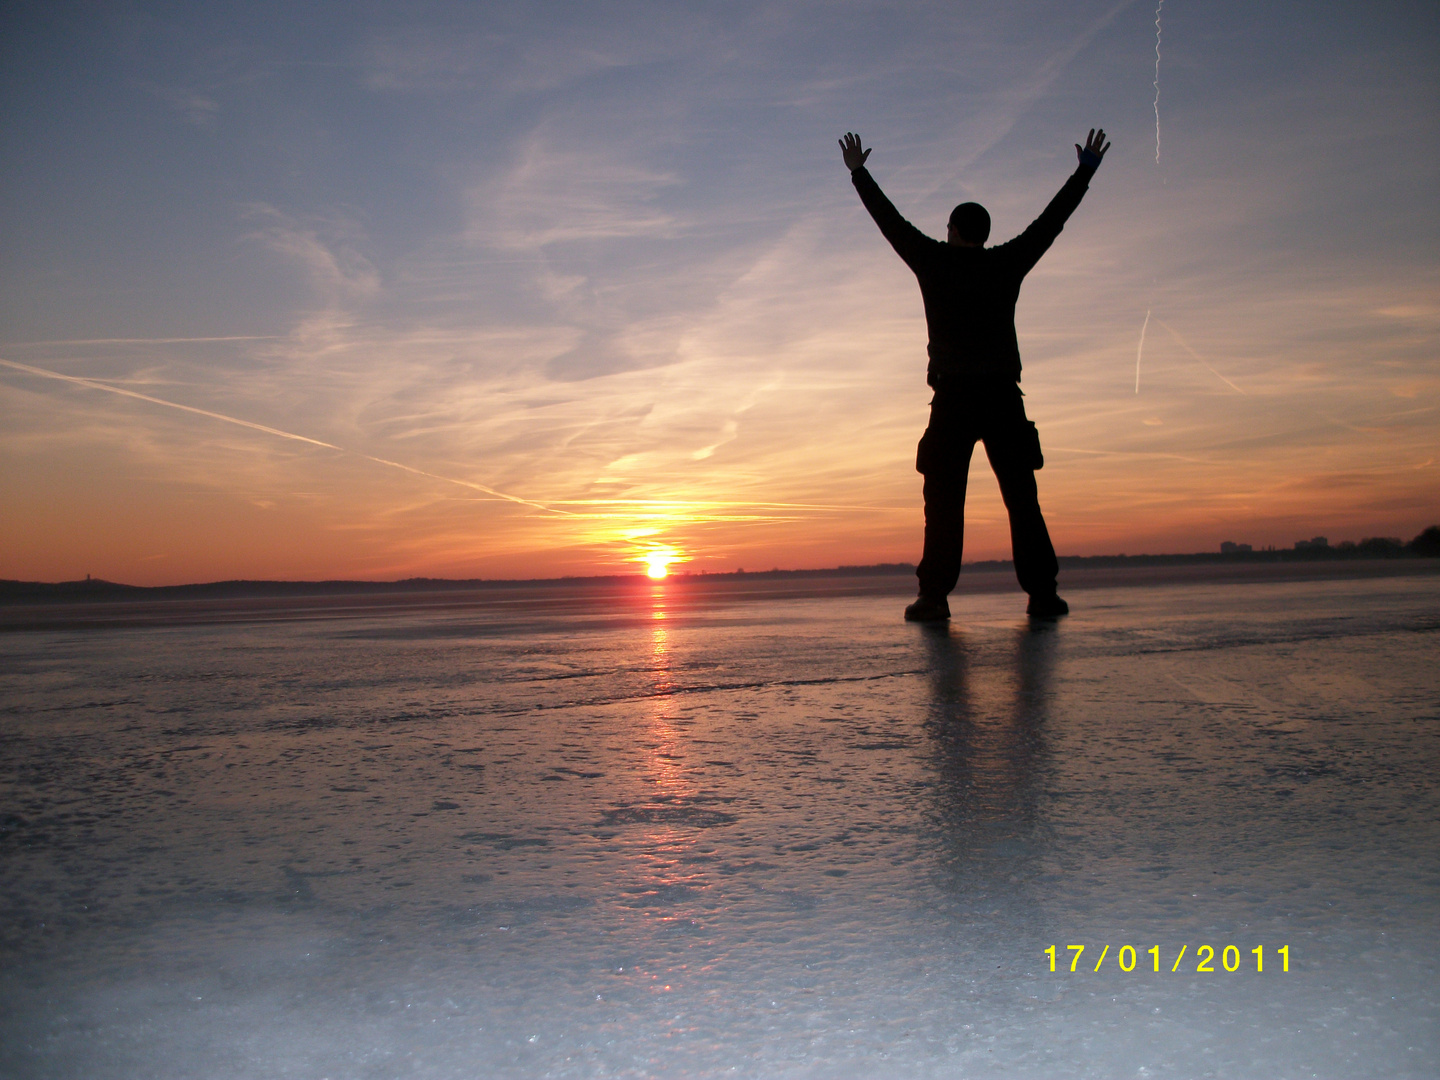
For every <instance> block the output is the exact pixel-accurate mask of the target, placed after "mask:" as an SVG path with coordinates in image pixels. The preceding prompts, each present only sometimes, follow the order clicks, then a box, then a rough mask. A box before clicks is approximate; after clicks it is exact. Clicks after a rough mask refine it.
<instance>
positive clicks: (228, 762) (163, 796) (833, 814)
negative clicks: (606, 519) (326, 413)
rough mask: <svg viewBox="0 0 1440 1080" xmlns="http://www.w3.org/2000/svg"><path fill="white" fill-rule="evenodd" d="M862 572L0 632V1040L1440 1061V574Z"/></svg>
mask: <svg viewBox="0 0 1440 1080" xmlns="http://www.w3.org/2000/svg"><path fill="white" fill-rule="evenodd" d="M894 584H895V586H896V587H899V588H903V587H904V586H907V585H908V584H909V582H908V581H905V580H903V579H897V580H896V581H895V583H894ZM776 588H777V589H778V587H776ZM889 588H890V586H888V585H887V586H884V587H883V588H881V589H880V592H881V595H874V593H875V591H876V590H875V589H873V588H872V589H869V590H868V593H869V594H866V593H867V590H866V589H855V590H853V591H854V592H856V593H859V594H860V595H844V594H843V593H844V590H843V589H842V590H840V592H839V593H833V592H832V593H831V594H828V595H819V596H806V595H781V594H779V593H778V592H777V591H776V589H771V590H770V591H769V592H767V591H766V589H765V588H763V587H758V586H746V587H745V589H742V588H741V586H739V585H736V586H734V587H733V588H729V589H728V591H727V589H726V588H719V587H716V588H710V589H708V590H706V589H701V588H699V587H698V586H694V585H693V584H687V583H685V582H682V581H671V582H667V583H664V584H661V585H657V586H653V587H652V586H648V585H646V586H638V587H635V588H632V589H630V590H628V591H624V590H622V592H624V595H620V594H618V593H616V592H615V591H614V590H612V591H611V592H610V593H605V594H604V595H600V593H584V592H582V593H581V594H580V595H578V596H573V597H569V596H566V597H565V598H564V599H563V600H556V599H555V597H556V594H555V592H554V591H553V590H552V591H550V592H548V593H545V594H544V595H543V596H541V595H540V594H538V593H536V594H533V595H529V596H528V598H527V594H524V593H509V594H505V595H504V596H503V597H497V598H494V599H491V600H489V601H485V600H477V601H475V602H474V603H470V604H464V605H454V604H446V603H443V602H441V601H440V600H436V601H434V602H433V604H432V606H431V607H430V608H426V607H425V606H424V604H421V605H420V606H419V607H417V608H416V609H415V610H410V611H405V612H398V613H391V614H389V615H386V616H384V617H372V616H371V615H368V614H366V613H364V612H363V611H361V612H359V613H358V614H354V615H353V617H331V618H327V619H324V620H294V619H280V618H277V619H276V620H275V621H269V622H265V621H259V622H257V621H249V622H233V623H227V624H220V625H184V626H163V625H162V626H151V627H135V626H130V627H117V628H114V629H108V630H88V631H83V632H45V633H40V632H34V633H11V634H6V635H3V636H0V665H3V675H0V695H3V699H0V700H3V712H0V739H3V743H0V745H3V754H0V763H3V765H0V767H3V775H0V783H3V789H0V790H3V804H0V813H3V831H0V867H3V884H0V905H3V907H0V920H3V921H0V929H3V939H0V944H3V953H0V958H3V975H0V1009H3V1012H0V1075H4V1076H7V1077H86V1078H95V1080H102V1078H109V1077H157V1078H161V1077H164V1078H168V1077H177V1078H178V1077H215V1078H232V1077H236V1078H238V1077H257V1078H258V1077H267V1078H268V1077H278V1076H299V1077H333V1078H336V1080H339V1078H342V1077H356V1078H370V1077H375V1078H380V1077H436V1078H441V1077H444V1078H449V1077H532V1076H534V1077H540V1076H555V1077H571V1076H573V1077H600V1076H636V1077H643V1076H741V1077H747V1076H750V1077H851V1076H855V1077H880V1076H886V1077H932V1076H933V1077H970V1076H977V1077H991V1076H1006V1077H1076V1076H1086V1077H1091V1076H1093V1077H1161V1076H1174V1077H1201V1076H1216V1077H1302V1076H1304V1077H1310V1076H1318V1077H1345V1078H1349V1077H1358V1076H1371V1077H1379V1076H1393V1077H1401V1076H1409V1077H1434V1076H1436V1075H1440V1052H1437V1012H1440V1010H1437V993H1440V991H1437V982H1436V966H1437V964H1436V960H1437V956H1440V948H1437V945H1440V919H1437V913H1440V813H1437V811H1440V780H1437V775H1436V770H1437V765H1440V664H1437V663H1436V660H1437V656H1440V652H1437V649H1436V642H1437V630H1440V575H1436V574H1434V573H1419V572H1412V573H1410V574H1409V576H1396V577H1388V578H1382V579H1377V580H1364V581H1356V580H1331V581H1315V582H1280V583H1268V584H1267V583H1263V582H1261V583H1257V582H1251V583H1248V584H1206V583H1203V582H1192V583H1188V584H1184V585H1172V586H1163V587H1162V586H1153V587H1149V588H1123V587H1121V588H1108V589H1106V588H1096V589H1088V590H1082V591H1079V592H1074V591H1072V592H1070V594H1069V596H1070V599H1071V602H1072V605H1073V607H1074V611H1075V613H1074V614H1073V615H1071V616H1070V618H1068V619H1066V620H1064V621H1061V622H1059V623H1036V624H1030V623H1028V622H1027V621H1026V620H1025V619H1024V618H1023V616H1021V614H1020V613H1021V611H1022V610H1023V608H1022V602H1023V598H1021V597H1018V596H1017V595H1016V594H1014V593H1009V594H983V595H969V596H963V597H957V598H956V599H955V602H954V604H953V607H954V609H955V611H956V616H957V617H956V619H955V621H954V624H953V627H952V628H951V629H949V630H948V631H946V630H938V631H937V630H936V629H934V628H927V627H920V626H915V625H908V624H905V623H903V622H901V621H900V619H899V609H900V607H901V606H903V603H904V597H903V596H902V595H901V594H900V593H898V592H896V593H894V595H885V594H884V593H885V590H886V589H889ZM746 590H748V591H746ZM797 591H798V592H801V593H803V591H804V590H803V589H791V592H792V593H793V592H797ZM426 603H430V602H429V601H427V602H426ZM333 614H334V613H332V615H333ZM1080 944H1083V945H1085V947H1086V951H1085V952H1084V954H1083V956H1082V960H1081V962H1080V964H1079V965H1078V970H1077V971H1076V972H1075V973H1073V974H1072V973H1070V972H1069V971H1068V967H1069V956H1070V954H1069V953H1068V952H1067V951H1066V946H1068V945H1080ZM1126 944H1130V945H1132V946H1134V947H1135V949H1136V950H1137V951H1138V954H1139V959H1138V962H1137V964H1136V966H1135V970H1134V971H1132V972H1130V973H1128V974H1127V973H1125V972H1122V971H1121V970H1120V968H1119V967H1118V966H1117V963H1116V960H1117V958H1118V954H1119V950H1120V948H1121V946H1123V945H1126ZM1232 944H1233V945H1235V946H1236V947H1237V949H1238V954H1239V957H1240V970H1239V971H1237V972H1235V973H1227V972H1226V971H1225V970H1224V969H1223V967H1222V963H1221V957H1222V955H1223V954H1222V952H1221V950H1223V949H1224V947H1225V946H1226V945H1232ZM1051 945H1054V946H1056V947H1057V952H1058V957H1059V963H1058V965H1057V971H1056V972H1055V973H1054V974H1052V973H1051V972H1050V971H1049V960H1048V958H1047V956H1046V955H1045V954H1044V952H1043V950H1044V949H1045V948H1046V947H1047V946H1051ZM1154 945H1158V946H1160V949H1161V953H1162V955H1163V961H1164V964H1163V968H1162V971H1161V973H1159V974H1155V973H1154V972H1153V971H1152V970H1151V966H1152V962H1151V957H1150V956H1149V954H1148V953H1147V952H1146V950H1148V949H1149V948H1150V947H1151V946H1154ZM1182 945H1184V946H1186V947H1187V952H1186V959H1185V960H1184V961H1183V962H1182V966H1181V970H1180V971H1178V972H1175V973H1172V972H1171V971H1170V970H1169V969H1170V963H1171V961H1172V960H1173V959H1174V957H1175V955H1176V954H1177V953H1178V952H1179V950H1180V947H1181V946H1182ZM1203 945H1209V946H1211V947H1213V948H1215V950H1216V953H1217V956H1216V960H1215V962H1214V964H1213V966H1214V968H1215V971H1214V973H1196V972H1195V970H1194V968H1195V954H1196V951H1197V949H1198V948H1199V947H1200V946H1203ZM1105 946H1108V952H1107V953H1106V956H1105V959H1104V960H1103V961H1102V963H1101V970H1100V971H1099V972H1098V973H1097V972H1095V971H1093V970H1091V967H1092V964H1093V961H1094V960H1095V959H1097V958H1099V956H1100V953H1101V950H1102V948H1104V947H1105ZM1256 946H1263V948H1264V950H1265V952H1264V963H1265V969H1264V972H1263V973H1262V974H1256V973H1255V971H1254V957H1253V954H1252V953H1251V951H1250V950H1251V949H1253V948H1255V947H1256ZM1282 946H1288V948H1289V957H1290V970H1289V972H1288V973H1284V972H1282V971H1281V970H1280V967H1281V963H1282V959H1281V956H1280V954H1279V953H1278V952H1277V950H1278V949H1279V948H1280V947H1282Z"/></svg>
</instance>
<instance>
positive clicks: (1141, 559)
mask: <svg viewBox="0 0 1440 1080" xmlns="http://www.w3.org/2000/svg"><path fill="white" fill-rule="evenodd" d="M1434 560H1435V557H1434V556H1427V555H1421V554H1418V553H1416V552H1415V551H1413V550H1411V549H1409V548H1405V547H1401V548H1391V549H1386V550H1383V551H1373V550H1366V549H1364V548H1359V547H1356V548H1350V549H1344V548H1301V549H1291V548H1287V549H1283V550H1268V551H1246V552H1227V553H1219V552H1193V553H1189V554H1175V555H1062V556H1060V560H1059V561H1060V569H1061V572H1062V574H1063V573H1064V571H1067V570H1079V571H1085V570H1121V569H1140V568H1147V567H1148V568H1161V567H1182V566H1197V567H1199V566H1207V567H1214V568H1234V569H1240V568H1241V567H1247V568H1248V567H1253V568H1256V569H1259V568H1261V567H1266V566H1273V567H1277V568H1278V567H1281V566H1295V565H1296V564H1303V565H1311V564H1354V563H1376V562H1381V563H1394V562H1429V561H1434ZM1317 568H1318V567H1317ZM1013 570H1014V563H1012V562H1011V561H1010V560H1009V559H991V560H987V561H984V562H972V563H966V564H965V568H964V574H976V573H979V574H987V573H992V572H994V573H999V572H1013ZM914 573H915V566H914V564H912V563H875V564H873V565H869V566H837V567H831V568H826V569H814V570H779V569H775V570H733V571H724V572H718V573H696V574H691V573H676V574H672V575H671V576H670V577H669V578H666V579H665V580H667V581H677V582H714V583H717V584H718V583H722V582H726V581H735V582H745V581H757V582H759V581H785V580H797V579H798V580H803V579H816V578H820V579H823V578H856V577H878V576H890V575H894V576H906V577H911V576H913V575H914ZM1086 576H1088V575H1086ZM1245 576H1249V575H1248V574H1247V575H1245ZM648 580H649V579H648V578H646V576H645V575H644V574H639V573H637V574H592V575H585V576H571V577H556V578H424V577H417V578H404V579H401V580H398V581H350V580H330V581H252V580H243V579H239V580H231V581H211V582H197V583H194V584H187V585H126V584H122V583H120V582H114V581H105V580H102V579H100V578H95V579H90V578H86V579H84V580H80V581H60V582H44V581H14V580H8V579H0V606H7V605H14V604H24V605H30V604H46V603H68V604H74V603H94V602H105V601H156V600H223V599H240V598H251V597H253V598H257V599H260V598H277V599H278V598H285V597H296V598H299V597H305V596H317V597H323V596H360V595H367V594H369V595H375V594H392V593H444V592H473V591H478V590H490V589H514V588H521V587H526V588H545V587H567V586H568V587H576V586H589V585H603V584H623V583H626V582H647V581H648ZM1063 584H1064V582H1063V580H1062V585H1063ZM961 588H962V589H963V588H964V575H962V581H961Z"/></svg>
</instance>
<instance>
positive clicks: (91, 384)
mask: <svg viewBox="0 0 1440 1080" xmlns="http://www.w3.org/2000/svg"><path fill="white" fill-rule="evenodd" d="M0 364H3V365H4V366H5V367H8V368H13V369H14V370H16V371H23V372H25V373H26V374H28V375H38V376H40V377H41V378H42V379H58V380H60V381H61V382H68V383H73V384H74V385H76V386H84V387H88V388H89V389H91V390H105V391H108V392H109V393H111V394H119V395H120V396H121V397H128V398H134V399H135V400H137V401H148V402H149V403H150V404H152V405H165V406H167V407H169V408H171V409H179V410H180V411H181V412H188V413H194V414H195V415H196V416H205V417H209V418H210V419H211V420H223V421H224V422H225V423H227V424H238V425H239V426H240V427H244V428H249V429H250V430H252V431H262V432H264V433H265V434H266V435H274V436H276V437H277V438H281V439H292V440H294V441H295V442H303V443H309V444H310V445H311V446H319V447H323V448H324V449H326V450H335V451H338V452H339V453H342V454H353V455H354V456H355V457H358V458H364V459H365V460H366V461H373V462H375V463H376V464H379V465H389V466H390V467H391V468H392V469H401V470H403V471H404V472H408V473H413V474H414V475H415V476H424V477H427V478H429V479H431V480H440V481H443V482H444V483H447V484H458V485H459V486H460V487H467V488H470V489H471V490H472V491H480V492H484V493H485V494H486V495H493V496H494V497H495V498H497V499H504V500H505V501H506V502H513V503H519V504H520V505H521V506H532V507H534V508H535V509H537V510H544V511H545V512H546V513H550V514H562V515H564V516H565V517H575V516H576V515H575V514H572V513H571V512H570V511H569V510H557V509H555V508H554V507H553V506H546V505H545V504H544V503H539V502H536V501H535V500H534V499H526V498H522V497H521V496H519V495H510V494H507V493H506V492H503V491H497V490H496V489H495V488H492V487H487V486H486V485H484V484H477V483H475V482H473V481H471V480H457V479H455V477H453V476H441V475H440V474H439V473H432V472H426V471H425V470H424V469H417V468H415V467H414V466H413V465H405V464H402V463H401V462H399V461H389V460H387V459H385V458H379V457H375V456H374V455H373V454H362V453H360V452H359V451H358V450H346V449H345V448H344V447H343V446H336V445H335V444H334V443H328V442H323V441H321V440H320V439H312V438H310V437H309V436H308V435H297V434H295V433H294V432H293V431H281V430H280V429H279V428H273V427H269V426H267V425H265V424H257V423H255V422H254V421H253V420H241V419H240V418H239V417H238V416H226V415H225V414H224V413H218V412H211V411H210V410H209V409H197V408H196V407H195V406H193V405H181V404H180V403H179V402H178V401H166V400H165V399H164V398H158V397H151V396H150V395H149V394H141V393H139V392H137V391H135V390H126V389H124V388H123V387H119V386H111V385H110V384H109V383H104V382H99V381H97V380H95V379H84V378H81V377H80V376H78V375H62V374H61V373H60V372H58V371H50V370H48V369H47V368H38V367H31V366H30V365H29V364H17V363H15V362H14V361H13V360H0Z"/></svg>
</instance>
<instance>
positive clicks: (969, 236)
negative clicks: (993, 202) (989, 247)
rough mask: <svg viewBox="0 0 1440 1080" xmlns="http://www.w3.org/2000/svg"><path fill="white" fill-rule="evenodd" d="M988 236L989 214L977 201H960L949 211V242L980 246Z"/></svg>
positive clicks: (962, 245) (964, 245)
mask: <svg viewBox="0 0 1440 1080" xmlns="http://www.w3.org/2000/svg"><path fill="white" fill-rule="evenodd" d="M989 238H990V215H989V214H988V213H987V212H986V210H985V208H984V207H983V206H981V205H980V204H979V203H974V202H966V203H961V204H960V205H959V206H957V207H955V209H954V210H952V211H950V235H949V237H948V239H949V241H950V243H952V244H957V245H959V246H960V247H982V246H984V244H985V241H986V240H988V239H989Z"/></svg>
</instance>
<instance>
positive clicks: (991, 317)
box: [850, 164, 1095, 388]
mask: <svg viewBox="0 0 1440 1080" xmlns="http://www.w3.org/2000/svg"><path fill="white" fill-rule="evenodd" d="M1094 175H1095V169H1094V167H1093V166H1091V165H1088V164H1082V165H1080V166H1079V167H1078V168H1077V169H1076V170H1075V174H1074V175H1073V176H1071V177H1070V179H1069V180H1067V181H1065V186H1064V187H1062V188H1061V189H1060V193H1059V194H1058V195H1056V196H1055V198H1053V199H1051V200H1050V205H1049V206H1047V207H1046V208H1045V211H1044V213H1042V214H1041V215H1040V216H1039V217H1038V218H1036V219H1035V221H1034V222H1033V223H1032V224H1031V225H1030V227H1029V228H1028V229H1026V230H1025V231H1024V232H1023V233H1021V234H1020V235H1019V236H1017V237H1015V239H1014V240H1011V241H1009V242H1008V243H1005V244H998V245H996V246H995V247H991V248H966V247H960V246H958V245H956V244H947V243H942V242H940V241H939V240H932V239H931V238H930V237H928V236H926V235H925V234H924V233H922V232H921V231H920V230H919V229H917V228H915V226H914V225H911V224H910V222H908V221H906V220H905V219H904V218H903V217H901V216H900V212H899V211H898V210H896V209H895V206H894V204H893V203H891V201H890V200H889V199H887V198H886V197H885V193H884V192H883V191H881V190H880V185H879V184H877V183H875V180H874V178H873V177H872V176H871V175H870V174H869V172H867V171H866V170H865V168H864V167H863V166H862V167H861V168H858V169H856V170H855V171H854V172H852V173H851V174H850V179H851V182H852V183H854V185H855V190H856V191H858V192H859V193H860V201H861V202H863V203H864V204H865V209H866V210H869V211H870V216H871V217H873V218H874V219H875V224H877V225H879V226H880V231H881V232H882V233H884V234H885V239H886V240H889V241H890V245H891V246H892V247H893V248H894V249H895V251H896V253H897V254H899V256H900V257H901V258H902V259H904V260H905V264H906V265H907V266H909V267H910V269H911V270H913V271H915V276H916V277H917V278H919V279H920V295H921V296H922V297H924V299H925V322H926V323H927V324H928V326H929V328H930V366H929V369H928V371H927V373H926V380H927V381H928V382H929V383H930V385H931V386H934V387H936V388H939V387H940V385H941V384H942V383H943V384H946V385H953V384H955V383H957V382H961V383H965V382H979V381H986V382H990V381H995V380H997V379H1003V380H1006V381H1011V382H1013V381H1018V380H1019V378H1020V345H1019V343H1018V342H1017V340H1016V338H1015V301H1016V300H1018V299H1019V297H1020V282H1021V281H1023V280H1024V278H1025V275H1026V274H1028V273H1029V272H1030V269H1031V267H1033V266H1034V265H1035V264H1036V263H1037V262H1039V261H1040V256H1041V255H1044V254H1045V252H1046V250H1047V249H1048V248H1049V247H1050V245H1051V244H1053V243H1054V242H1055V237H1057V236H1059V235H1060V230H1061V229H1062V228H1064V227H1065V221H1066V219H1067V218H1069V216H1070V215H1071V214H1072V213H1074V212H1075V208H1076V207H1077V206H1079V205H1080V200H1081V199H1082V198H1084V197H1085V192H1086V190H1087V189H1088V188H1089V186H1090V177H1092V176H1094Z"/></svg>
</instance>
